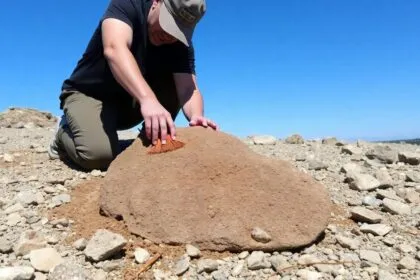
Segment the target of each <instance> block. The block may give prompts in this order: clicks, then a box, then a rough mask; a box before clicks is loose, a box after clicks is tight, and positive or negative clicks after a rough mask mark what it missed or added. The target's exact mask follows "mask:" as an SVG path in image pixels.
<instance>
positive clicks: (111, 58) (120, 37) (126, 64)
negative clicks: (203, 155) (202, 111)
mask: <svg viewBox="0 0 420 280" xmlns="http://www.w3.org/2000/svg"><path fill="white" fill-rule="evenodd" d="M132 40H133V30H132V28H131V27H130V26H129V25H128V24H126V23H125V22H123V21H121V20H118V19H115V18H107V19H105V20H104V21H103V22H102V41H103V47H104V56H105V58H106V59H107V61H108V64H109V67H110V69H111V71H112V73H113V75H114V78H115V80H116V81H117V82H118V83H120V85H121V86H122V87H123V88H124V89H125V90H126V91H127V92H128V93H130V94H131V95H132V96H133V97H135V98H136V99H137V100H138V102H139V103H140V107H141V113H142V115H143V118H144V121H145V129H146V135H147V137H148V138H149V139H151V140H152V142H153V143H155V142H156V140H157V138H158V137H159V131H160V132H161V135H160V136H161V138H162V141H163V142H165V139H166V135H167V131H168V129H169V131H170V134H171V136H172V137H173V138H174V137H175V125H174V122H173V120H172V118H171V115H170V113H169V112H168V111H167V110H166V109H165V108H164V107H163V106H162V105H161V104H160V103H159V101H158V100H157V98H156V96H155V94H154V93H153V91H152V89H151V88H150V86H149V85H148V84H147V82H146V81H145V79H144V78H143V75H142V74H141V71H140V69H139V67H138V65H137V62H136V60H135V58H134V56H133V55H132V53H131V51H130V47H131V43H132Z"/></svg>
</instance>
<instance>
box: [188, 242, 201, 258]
mask: <svg viewBox="0 0 420 280" xmlns="http://www.w3.org/2000/svg"><path fill="white" fill-rule="evenodd" d="M185 249H186V251H187V255H188V256H190V257H191V258H198V257H199V256H200V255H201V251H200V249H198V248H197V247H195V246H193V245H191V244H187V245H186V246H185Z"/></svg>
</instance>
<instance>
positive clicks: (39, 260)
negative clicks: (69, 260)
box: [29, 248, 63, 272]
mask: <svg viewBox="0 0 420 280" xmlns="http://www.w3.org/2000/svg"><path fill="white" fill-rule="evenodd" d="M29 259H30V261H31V265H32V266H33V267H34V268H35V269H36V270H38V271H42V272H49V271H50V270H51V269H53V268H54V267H56V266H57V265H59V264H61V263H62V262H63V259H62V258H61V255H60V254H59V253H58V252H57V251H56V250H55V249H54V248H43V249H37V250H32V251H31V252H30V254H29Z"/></svg>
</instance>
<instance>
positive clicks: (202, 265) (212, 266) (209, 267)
mask: <svg viewBox="0 0 420 280" xmlns="http://www.w3.org/2000/svg"><path fill="white" fill-rule="evenodd" d="M218 268H219V263H218V262H217V261H216V260H211V259H204V260H199V261H198V262H197V273H202V272H207V273H211V272H213V271H215V270H217V269H218Z"/></svg>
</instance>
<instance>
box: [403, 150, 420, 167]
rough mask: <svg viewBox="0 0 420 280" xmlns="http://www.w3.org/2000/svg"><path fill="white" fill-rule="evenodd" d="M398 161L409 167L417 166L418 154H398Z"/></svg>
mask: <svg viewBox="0 0 420 280" xmlns="http://www.w3.org/2000/svg"><path fill="white" fill-rule="evenodd" d="M398 160H399V161H401V162H404V163H407V164H411V165H419V164H420V153H410V152H402V153H399V154H398Z"/></svg>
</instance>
